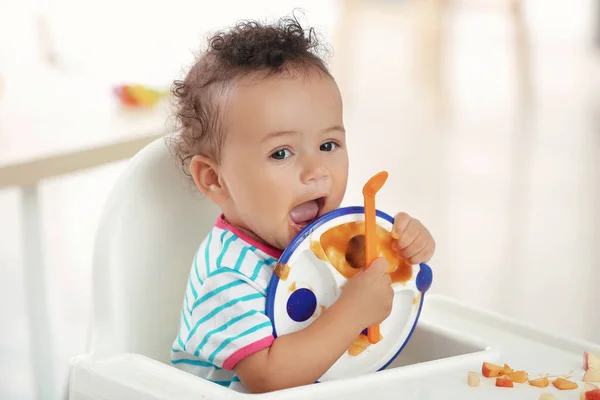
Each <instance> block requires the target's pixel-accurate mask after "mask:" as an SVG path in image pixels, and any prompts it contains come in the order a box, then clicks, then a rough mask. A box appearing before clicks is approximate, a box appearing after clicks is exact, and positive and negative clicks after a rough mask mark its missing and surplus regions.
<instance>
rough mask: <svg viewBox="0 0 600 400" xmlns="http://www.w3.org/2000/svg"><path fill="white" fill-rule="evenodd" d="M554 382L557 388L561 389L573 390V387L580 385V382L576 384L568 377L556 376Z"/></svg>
mask: <svg viewBox="0 0 600 400" xmlns="http://www.w3.org/2000/svg"><path fill="white" fill-rule="evenodd" d="M552 384H553V385H554V387H555V388H557V389H559V390H573V389H577V388H578V387H579V385H578V384H576V383H575V382H572V381H569V380H567V379H563V378H556V379H555V380H554V381H553V382H552Z"/></svg>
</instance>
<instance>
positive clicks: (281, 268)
mask: <svg viewBox="0 0 600 400" xmlns="http://www.w3.org/2000/svg"><path fill="white" fill-rule="evenodd" d="M273 272H274V273H275V275H277V277H278V278H279V279H281V280H282V281H286V280H287V278H288V276H289V274H290V266H289V265H287V264H277V266H276V267H275V271H273Z"/></svg>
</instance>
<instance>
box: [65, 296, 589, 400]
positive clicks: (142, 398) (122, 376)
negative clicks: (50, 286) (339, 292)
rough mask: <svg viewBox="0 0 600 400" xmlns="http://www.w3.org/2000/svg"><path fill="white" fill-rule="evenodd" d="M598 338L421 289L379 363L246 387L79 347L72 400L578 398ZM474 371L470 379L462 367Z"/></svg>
mask: <svg viewBox="0 0 600 400" xmlns="http://www.w3.org/2000/svg"><path fill="white" fill-rule="evenodd" d="M584 351H591V352H594V353H597V354H600V346H599V345H596V344H592V343H589V342H585V341H581V340H577V339H573V338H567V337H562V336H558V335H553V334H551V333H548V332H545V331H542V330H540V329H537V328H535V327H532V326H528V325H526V324H523V323H521V322H518V321H515V320H512V319H509V318H506V317H503V316H500V315H498V314H494V313H491V312H488V311H485V310H480V309H476V308H473V307H470V306H468V305H465V304H462V303H459V302H457V301H455V300H452V299H449V298H445V297H442V296H438V295H432V294H428V295H427V296H426V297H425V300H424V302H423V308H422V312H421V317H420V320H419V323H418V325H417V327H416V329H415V332H414V334H413V337H412V339H411V340H410V341H409V342H408V344H407V346H406V348H405V349H404V350H403V351H402V353H401V354H400V356H399V357H398V358H396V360H395V361H394V362H393V363H392V364H391V365H389V366H388V367H387V369H386V370H384V371H380V372H375V373H370V374H365V375H362V376H359V377H352V378H342V379H337V380H333V381H328V382H324V383H319V384H313V385H308V386H304V387H300V388H294V389H288V390H283V391H279V392H274V393H269V394H261V395H250V394H242V393H237V392H233V391H231V390H229V389H225V388H222V387H220V386H218V385H215V384H212V383H208V382H207V381H204V380H203V379H200V378H197V377H195V376H192V375H191V374H188V373H186V372H183V371H180V370H178V369H176V368H173V367H171V366H169V365H167V364H163V363H161V362H158V361H155V360H152V359H149V358H147V357H144V356H141V355H137V354H121V355H117V356H112V357H98V356H93V355H85V356H81V357H78V358H76V359H75V360H73V363H72V369H71V384H70V398H71V399H73V400H100V399H138V400H146V399H148V400H150V399H152V400H158V399H161V400H167V399H168V400H183V399H186V400H187V399H189V400H192V399H193V400H198V399H206V400H211V399H214V400H216V399H232V400H235V399H250V398H260V399H314V400H321V399H322V400H325V399H327V400H336V399H356V400H364V399H365V398H368V399H403V400H405V399H538V398H539V397H540V394H542V393H544V392H550V393H553V394H554V395H555V396H556V397H557V398H558V399H579V395H580V392H581V389H582V388H583V384H582V382H581V379H582V377H583V373H584V371H583V365H582V361H583V352H584ZM483 361H488V362H492V363H496V364H500V365H503V364H504V363H507V364H509V365H510V366H511V367H512V368H514V369H520V370H525V371H528V372H529V374H530V375H531V376H532V377H533V376H535V375H536V374H545V373H547V374H550V375H562V374H566V373H568V372H570V371H573V373H572V378H571V380H572V381H574V382H576V383H577V384H578V385H579V388H578V389H575V390H568V391H559V390H558V389H555V388H554V387H553V386H552V385H550V386H548V387H547V388H544V389H541V388H537V387H533V386H530V385H528V384H527V383H525V384H518V383H515V384H514V387H513V388H500V387H496V386H495V380H494V379H492V378H484V377H481V366H482V363H483ZM469 371H474V372H477V373H478V374H479V375H480V379H481V385H480V386H479V387H469V386H468V384H467V372H469Z"/></svg>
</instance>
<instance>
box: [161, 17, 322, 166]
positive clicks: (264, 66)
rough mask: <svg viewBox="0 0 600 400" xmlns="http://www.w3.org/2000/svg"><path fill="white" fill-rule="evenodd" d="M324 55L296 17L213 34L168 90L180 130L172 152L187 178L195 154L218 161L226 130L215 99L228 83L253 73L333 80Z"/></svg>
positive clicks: (240, 24)
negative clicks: (309, 74)
mask: <svg viewBox="0 0 600 400" xmlns="http://www.w3.org/2000/svg"><path fill="white" fill-rule="evenodd" d="M323 52H326V49H325V47H324V46H323V45H321V44H320V43H319V40H318V39H317V37H316V35H315V32H314V29H313V28H310V29H308V30H305V29H304V28H302V26H301V25H300V23H299V22H298V20H297V19H296V18H295V17H293V18H283V19H281V20H279V21H278V22H277V23H275V24H272V25H266V24H262V23H259V22H257V21H242V22H238V23H237V24H236V25H235V26H234V27H233V28H231V29H229V30H226V31H221V32H218V33H216V34H215V35H213V36H212V37H211V38H210V39H209V40H208V48H207V50H206V51H204V52H203V53H202V54H201V55H200V56H199V57H198V58H197V59H196V62H195V64H194V65H193V66H192V68H191V69H190V70H189V72H188V73H187V76H186V77H185V78H184V79H183V80H178V81H175V82H174V83H173V86H172V89H171V91H172V94H173V96H174V100H175V110H176V111H175V112H176V114H175V117H176V122H177V130H178V133H177V134H176V135H175V136H174V137H172V138H170V142H171V149H172V151H173V152H174V154H175V156H176V157H177V158H178V159H179V160H180V161H181V163H182V166H183V168H184V171H185V172H186V173H189V171H188V167H189V161H190V160H191V158H192V157H193V156H194V155H197V154H201V155H205V156H209V157H211V158H212V159H213V160H214V161H215V162H217V163H219V162H220V156H221V149H222V145H223V142H224V132H223V131H224V128H223V126H222V124H221V123H220V119H219V111H220V110H219V107H218V104H219V97H220V96H221V95H222V94H223V93H224V92H225V91H226V90H227V89H228V87H229V86H230V85H231V83H232V82H234V81H235V80H237V79H239V78H241V77H244V76H247V75H249V74H252V73H260V74H264V75H261V77H264V78H266V77H269V76H273V75H279V74H294V73H300V74H302V73H307V72H309V70H317V71H319V72H320V73H323V74H325V75H326V76H329V77H331V74H330V72H329V70H328V68H327V66H326V64H325V62H324V60H323V58H322V55H321V54H322V53H323Z"/></svg>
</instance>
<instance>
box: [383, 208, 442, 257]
mask: <svg viewBox="0 0 600 400" xmlns="http://www.w3.org/2000/svg"><path fill="white" fill-rule="evenodd" d="M392 238H394V239H395V240H394V241H393V242H392V248H393V249H394V250H396V251H397V252H398V255H399V256H400V257H402V258H404V259H406V260H408V262H410V263H411V264H420V263H424V262H427V261H429V260H430V259H431V257H432V256H433V252H434V250H435V241H434V240H433V236H431V233H429V231H428V230H427V228H425V227H424V226H423V224H422V223H421V222H420V221H419V220H417V219H414V218H412V217H410V216H409V215H408V214H406V213H399V214H397V215H396V217H395V220H394V227H393V228H392Z"/></svg>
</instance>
